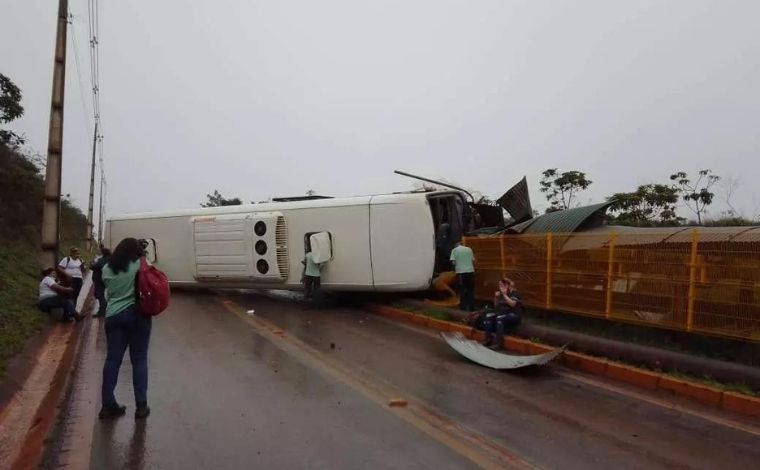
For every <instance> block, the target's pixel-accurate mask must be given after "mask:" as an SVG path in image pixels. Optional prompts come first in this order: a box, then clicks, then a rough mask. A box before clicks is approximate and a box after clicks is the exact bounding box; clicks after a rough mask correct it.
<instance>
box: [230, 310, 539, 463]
mask: <svg viewBox="0 0 760 470" xmlns="http://www.w3.org/2000/svg"><path fill="white" fill-rule="evenodd" d="M221 303H222V305H223V306H224V307H225V308H226V309H227V310H229V311H230V312H232V313H233V314H235V315H236V316H237V317H238V318H240V319H241V320H243V321H244V322H246V323H247V324H248V325H250V326H251V327H253V328H254V329H255V330H256V332H257V333H259V334H260V335H261V336H262V337H264V338H266V339H268V340H269V341H270V342H272V343H273V344H274V345H275V346H277V347H279V348H280V349H282V350H283V351H285V352H287V353H289V354H291V355H292V356H294V357H296V358H297V359H298V360H299V361H300V362H302V363H303V364H305V365H307V366H309V367H311V368H312V369H315V370H317V371H319V372H321V373H323V374H325V375H327V376H329V377H331V378H333V379H335V380H338V381H340V382H342V383H344V384H345V385H347V386H349V387H350V388H352V389H353V390H355V391H357V392H359V393H361V394H362V395H364V396H365V397H366V398H368V399H369V400H371V401H373V402H375V403H377V404H378V405H380V406H381V408H382V409H384V410H386V411H387V412H389V413H393V414H394V415H396V416H397V417H399V418H401V419H402V420H404V421H406V422H407V423H409V424H411V425H413V426H415V427H416V428H417V429H419V430H420V431H422V432H424V433H425V434H427V435H428V436H430V437H432V438H433V439H435V440H437V441H438V442H440V443H441V444H443V445H445V446H446V447H448V448H450V449H451V450H453V451H455V452H457V453H458V454H460V455H461V456H463V457H465V458H467V459H468V460H470V461H472V462H473V463H475V464H476V465H478V466H480V467H482V468H487V469H496V468H516V469H536V468H538V467H537V466H535V465H533V464H531V463H529V462H528V461H526V460H524V459H523V458H521V457H520V456H518V455H517V454H515V453H514V452H512V451H510V450H509V449H507V448H505V447H504V446H502V445H500V444H498V443H496V442H494V441H492V440H490V439H488V438H486V437H485V436H483V435H481V434H479V433H477V432H475V431H473V430H471V429H468V428H466V427H464V426H461V425H459V424H457V423H455V422H454V421H452V420H451V419H449V418H446V417H445V416H443V415H442V414H440V413H438V412H437V411H435V410H434V409H433V408H431V407H429V406H426V405H425V404H423V403H422V402H420V401H417V400H413V399H406V401H407V405H406V406H404V407H398V406H393V407H391V406H388V403H389V402H390V401H391V400H393V399H395V398H397V397H399V396H403V394H402V393H400V390H397V389H396V388H394V387H393V386H391V385H390V384H387V383H383V382H382V381H380V380H378V379H376V378H374V377H372V376H370V375H369V374H367V373H365V372H362V371H359V370H357V369H354V368H350V367H348V366H347V365H345V364H342V363H341V362H339V361H337V360H335V359H334V358H332V357H330V356H328V355H326V354H324V353H322V352H321V351H319V350H317V349H315V348H313V347H311V346H309V345H308V344H306V343H304V342H303V341H301V340H299V339H298V338H295V337H293V336H291V335H280V334H278V333H277V332H279V331H282V330H281V329H280V328H278V327H276V326H275V325H273V324H271V323H269V322H267V321H266V320H263V319H261V318H259V317H253V316H250V315H248V314H246V310H245V309H244V308H242V307H241V306H239V305H237V304H235V303H234V302H232V301H230V300H228V299H223V300H222V302H221Z"/></svg>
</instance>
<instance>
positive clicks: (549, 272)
mask: <svg viewBox="0 0 760 470" xmlns="http://www.w3.org/2000/svg"><path fill="white" fill-rule="evenodd" d="M552 258H553V253H552V234H551V232H549V233H547V234H546V309H547V310H551V308H552Z"/></svg>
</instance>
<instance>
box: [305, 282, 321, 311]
mask: <svg viewBox="0 0 760 470" xmlns="http://www.w3.org/2000/svg"><path fill="white" fill-rule="evenodd" d="M303 283H304V288H305V292H304V297H305V298H306V300H311V301H312V302H313V303H314V304H319V303H320V302H321V301H322V286H321V282H320V278H319V276H306V275H304V277H303Z"/></svg>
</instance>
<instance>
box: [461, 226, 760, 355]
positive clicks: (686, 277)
mask: <svg viewBox="0 0 760 470" xmlns="http://www.w3.org/2000/svg"><path fill="white" fill-rule="evenodd" d="M465 243H466V244H467V245H468V246H470V247H471V248H472V249H473V251H474V252H475V258H476V276H475V277H476V296H477V297H478V298H480V299H484V300H487V299H491V298H493V294H494V292H495V291H496V288H497V282H498V280H499V279H500V278H501V277H503V276H507V277H510V278H512V279H513V280H515V282H516V283H517V287H518V289H519V290H520V292H521V293H522V294H523V297H524V300H525V303H526V305H528V306H532V307H540V308H546V309H550V310H556V311H564V312H570V313H576V314H582V315H588V316H593V317H597V318H606V319H610V320H616V321H623V322H629V323H637V324H643V325H648V326H653V327H659V328H669V329H674V330H681V331H688V332H694V333H701V334H708V335H714V336H723V337H729V338H735V339H743V340H751V341H758V340H760V231H758V230H753V231H747V232H739V233H737V231H734V232H710V231H703V232H702V231H700V230H694V229H688V230H683V231H678V232H674V231H669V232H662V233H656V232H651V231H647V232H646V233H635V232H623V233H611V232H610V233H596V234H594V233H577V234H557V233H553V234H552V233H549V234H537V235H532V234H528V235H506V236H501V237H488V238H480V237H472V238H467V239H466V240H465Z"/></svg>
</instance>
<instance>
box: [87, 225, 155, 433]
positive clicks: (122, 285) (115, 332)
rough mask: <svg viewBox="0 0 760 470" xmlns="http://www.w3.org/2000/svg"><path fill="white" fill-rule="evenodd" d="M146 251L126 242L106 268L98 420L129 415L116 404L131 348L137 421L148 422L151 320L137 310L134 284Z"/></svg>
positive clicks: (104, 274) (118, 246)
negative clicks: (124, 362)
mask: <svg viewBox="0 0 760 470" xmlns="http://www.w3.org/2000/svg"><path fill="white" fill-rule="evenodd" d="M142 256H143V250H142V247H141V246H140V244H139V242H138V241H137V239H135V238H125V239H124V240H122V241H121V242H120V243H119V244H118V245H117V246H116V249H114V250H113V254H112V255H111V257H110V258H109V259H108V262H107V263H106V265H105V266H104V267H103V284H105V287H106V296H107V298H108V306H107V307H106V320H105V323H106V345H107V347H106V350H107V352H106V360H105V364H104V365H103V386H102V388H101V399H102V401H103V406H102V408H101V409H100V413H99V414H98V417H99V418H100V419H107V418H114V417H117V416H121V415H123V414H124V413H125V412H126V407H125V406H122V405H120V404H119V403H117V402H116V397H115V396H114V390H115V389H116V382H117V379H118V378H119V368H120V367H121V361H122V359H123V358H124V353H125V352H126V350H127V347H128V348H129V359H130V362H131V363H132V385H133V388H134V392H135V402H136V404H137V409H136V410H135V418H136V419H143V418H147V417H148V415H149V414H150V408H149V407H148V398H147V396H148V343H149V342H150V330H151V325H152V321H151V317H149V316H147V315H143V314H142V313H140V312H139V311H138V308H137V296H136V290H135V283H136V282H137V273H138V271H139V269H140V258H141V257H142Z"/></svg>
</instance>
